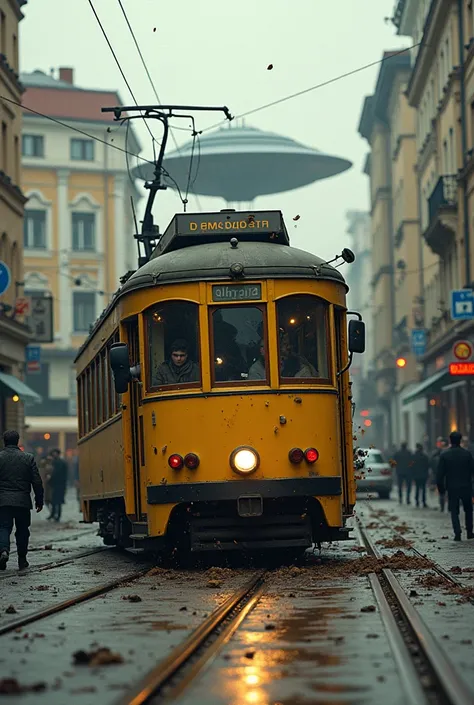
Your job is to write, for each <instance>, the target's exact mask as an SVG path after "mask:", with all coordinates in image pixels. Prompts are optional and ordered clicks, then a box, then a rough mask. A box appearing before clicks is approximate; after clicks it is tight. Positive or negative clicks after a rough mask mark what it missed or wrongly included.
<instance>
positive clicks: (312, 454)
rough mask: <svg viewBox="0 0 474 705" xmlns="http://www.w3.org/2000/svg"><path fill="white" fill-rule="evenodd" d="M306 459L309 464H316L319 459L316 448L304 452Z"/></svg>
mask: <svg viewBox="0 0 474 705" xmlns="http://www.w3.org/2000/svg"><path fill="white" fill-rule="evenodd" d="M304 457H305V458H306V461H307V462H308V463H315V462H316V461H317V459H318V458H319V452H318V451H317V450H316V448H307V449H306V450H305V452H304Z"/></svg>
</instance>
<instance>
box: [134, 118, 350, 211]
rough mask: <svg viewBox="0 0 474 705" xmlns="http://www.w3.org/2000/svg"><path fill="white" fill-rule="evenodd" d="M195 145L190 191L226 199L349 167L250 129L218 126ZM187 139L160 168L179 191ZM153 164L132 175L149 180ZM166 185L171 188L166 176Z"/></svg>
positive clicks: (184, 178) (297, 184)
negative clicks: (166, 173)
mask: <svg viewBox="0 0 474 705" xmlns="http://www.w3.org/2000/svg"><path fill="white" fill-rule="evenodd" d="M199 142H200V144H199V145H198V144H197V143H196V144H195V148H194V158H193V167H192V174H191V192H192V193H194V194H198V195H202V196H220V197H221V198H223V199H225V200H226V201H227V202H229V203H230V202H244V201H253V200H254V199H255V198H257V197H258V196H263V195H265V194H273V193H283V192H284V191H292V190H293V189H298V188H301V187H302V186H307V185H308V184H311V183H313V182H314V181H319V180H320V179H327V178H329V177H330V176H335V175H336V174H340V173H342V172H343V171H346V170H347V169H350V167H351V166H352V163H351V162H350V161H348V160H347V159H342V158H341V157H334V156H332V155H330V154H325V153H324V152H320V151H319V150H317V149H313V148H312V147H307V146H305V145H303V144H301V143H300V142H296V141H295V140H292V139H290V138H289V137H283V136H282V135H277V134H275V133H273V132H264V131H263V130H259V129H257V128H255V127H247V126H240V127H230V128H226V127H223V128H221V129H219V130H216V131H215V132H210V133H208V134H205V135H203V136H201V137H200V140H199ZM191 153H192V141H190V142H188V143H186V144H185V145H183V146H182V147H180V149H179V151H178V150H176V151H174V152H170V154H168V155H167V156H166V157H165V159H164V161H163V166H164V168H165V169H166V170H167V171H168V172H169V174H170V175H171V176H172V177H173V179H174V180H175V181H176V182H177V183H178V185H179V187H180V189H181V191H182V192H184V191H185V190H186V184H187V182H188V173H189V163H190V158H191ZM153 168H154V167H153V166H152V165H151V164H142V165H140V166H139V167H137V169H135V170H134V175H135V176H136V177H137V178H140V179H144V180H146V181H152V180H153V178H154V175H153ZM164 181H165V183H166V185H167V186H170V187H171V188H174V189H176V185H175V184H174V183H173V182H172V181H170V180H169V179H166V178H165V179H164Z"/></svg>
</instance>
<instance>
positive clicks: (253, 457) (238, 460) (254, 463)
mask: <svg viewBox="0 0 474 705" xmlns="http://www.w3.org/2000/svg"><path fill="white" fill-rule="evenodd" d="M259 463H260V458H259V455H258V453H257V451H256V450H255V449H254V448H249V447H248V446H240V448H236V449H235V450H234V451H232V454H231V456H230V465H231V467H232V469H233V470H235V472H239V473H241V474H242V475H248V474H249V473H251V472H253V471H254V470H256V469H257V468H258V465H259Z"/></svg>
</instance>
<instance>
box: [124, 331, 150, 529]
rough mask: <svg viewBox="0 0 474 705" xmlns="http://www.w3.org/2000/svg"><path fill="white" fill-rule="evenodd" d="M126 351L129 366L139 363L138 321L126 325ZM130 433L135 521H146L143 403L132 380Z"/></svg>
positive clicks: (136, 384) (138, 386) (140, 391)
mask: <svg viewBox="0 0 474 705" xmlns="http://www.w3.org/2000/svg"><path fill="white" fill-rule="evenodd" d="M127 332H128V350H129V358H130V365H131V366H132V367H134V366H135V365H138V364H139V363H140V347H139V337H138V319H135V320H134V321H133V322H131V323H129V324H128V331H127ZM130 420H131V428H130V433H131V437H132V467H133V488H134V495H135V516H136V521H143V520H146V516H144V514H143V504H142V483H143V468H144V465H145V458H144V449H145V447H144V438H143V401H142V386H141V384H140V382H139V381H137V380H132V382H131V383H130Z"/></svg>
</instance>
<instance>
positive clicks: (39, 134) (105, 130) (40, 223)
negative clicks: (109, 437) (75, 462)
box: [22, 68, 141, 451]
mask: <svg viewBox="0 0 474 705" xmlns="http://www.w3.org/2000/svg"><path fill="white" fill-rule="evenodd" d="M22 81H23V83H24V85H25V87H26V92H25V95H24V98H23V104H24V106H25V109H24V114H23V135H22V185H23V189H24V192H25V194H26V195H27V196H28V199H29V200H28V203H27V206H26V209H25V226H24V252H25V289H26V291H27V293H29V294H32V295H34V294H35V293H36V294H38V292H50V293H51V295H52V297H53V302H54V304H53V311H54V317H53V321H54V324H53V329H54V339H53V340H52V342H50V343H46V344H44V345H42V346H41V370H40V372H38V371H37V372H36V373H31V374H29V375H28V378H27V379H28V384H29V385H30V386H31V387H32V388H33V389H34V390H36V391H37V392H38V394H40V395H41V397H42V398H43V403H42V405H41V407H31V410H30V409H28V410H27V424H28V427H29V431H28V438H29V446H30V447H31V448H38V447H39V446H40V447H43V448H46V447H48V446H49V447H51V446H59V447H61V448H63V450H69V451H73V450H74V449H75V447H76V433H77V418H76V390H75V386H76V385H75V372H74V366H73V359H74V356H75V353H76V351H77V349H78V348H79V346H80V345H81V344H82V342H83V341H84V339H85V337H86V335H87V333H88V331H89V327H90V325H91V324H92V323H93V322H94V321H95V320H96V318H97V317H98V315H99V314H100V313H101V311H102V310H103V309H104V308H105V306H106V305H107V304H108V302H109V300H110V298H111V296H112V294H113V293H114V292H115V291H116V290H117V288H118V287H119V279H120V277H122V276H123V275H124V274H125V273H126V272H127V271H129V270H134V269H136V262H137V248H136V242H135V240H134V238H133V234H134V232H135V229H134V225H133V213H132V209H131V197H133V199H134V203H135V205H136V204H137V200H138V192H137V191H136V188H135V186H134V183H133V180H132V178H131V177H130V174H129V173H127V168H128V167H127V161H126V155H125V154H124V152H123V151H120V150H124V149H127V150H128V151H129V152H130V153H131V155H133V154H138V153H139V151H140V149H141V148H140V145H139V143H138V141H137V138H136V136H135V134H134V131H133V128H132V127H131V126H129V128H128V131H127V127H126V125H123V126H122V127H120V126H118V124H117V123H115V124H114V123H113V116H112V115H111V114H110V113H105V114H104V113H101V108H102V107H110V106H116V105H120V104H121V101H120V97H119V96H118V94H117V93H116V92H111V91H97V90H84V89H81V88H78V87H77V86H75V85H74V79H73V70H72V69H70V68H61V69H59V77H58V78H55V77H54V76H52V75H46V74H45V73H43V72H42V71H34V72H33V73H31V74H24V75H22ZM28 108H31V109H32V110H34V111H36V112H37V113H38V112H39V113H42V114H43V115H46V116H49V117H52V118H56V119H57V120H60V121H61V122H62V123H66V126H65V125H62V124H59V123H58V122H55V121H53V120H50V119H48V118H47V117H42V116H41V115H37V114H36V113H33V112H30V111H29V110H28ZM71 128H74V129H71ZM117 148H118V149H117ZM129 159H130V165H131V166H134V165H135V162H136V159H134V157H133V156H130V157H129Z"/></svg>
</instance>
